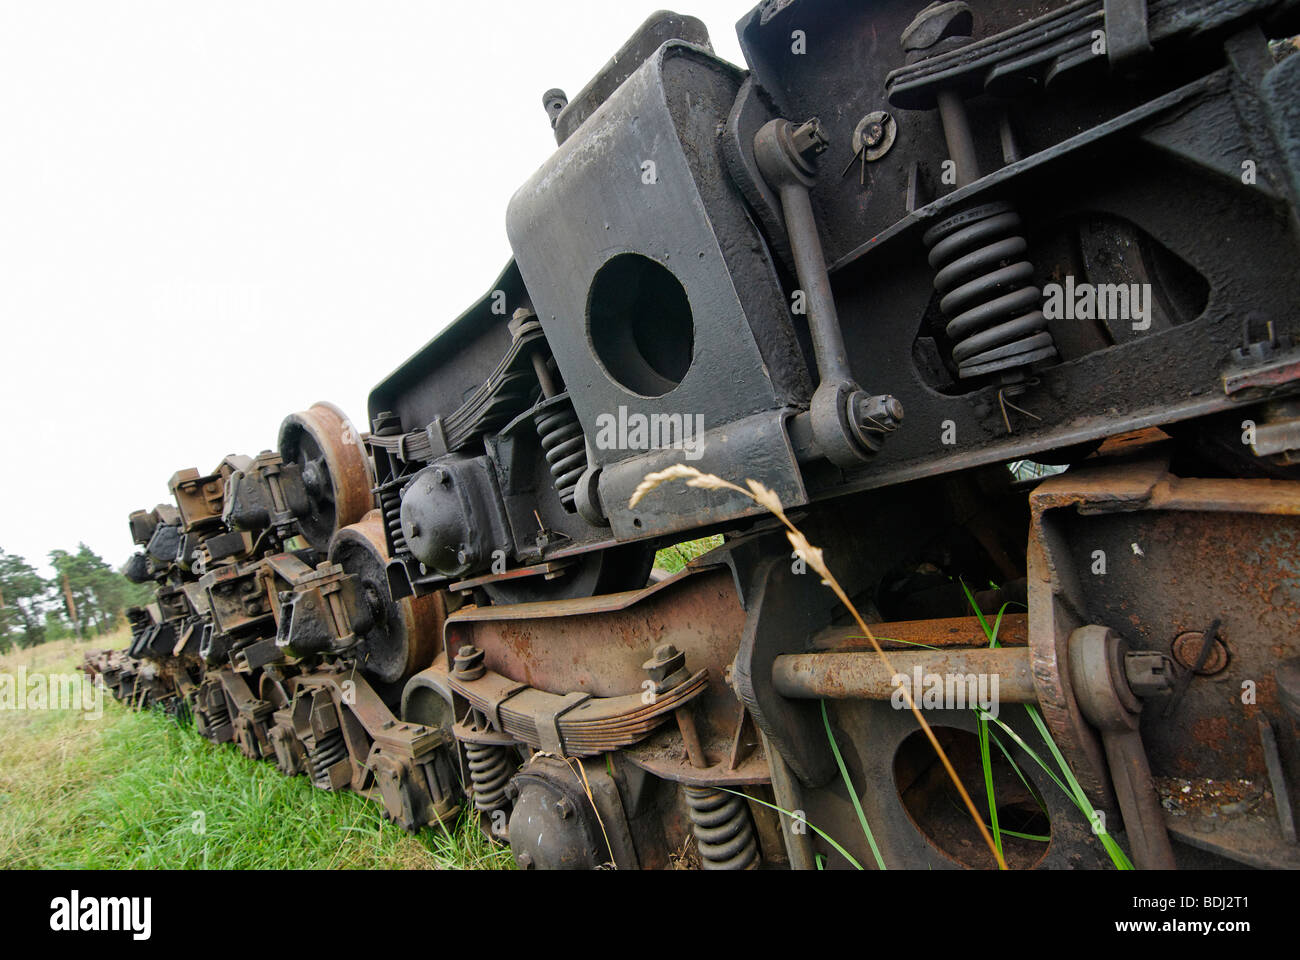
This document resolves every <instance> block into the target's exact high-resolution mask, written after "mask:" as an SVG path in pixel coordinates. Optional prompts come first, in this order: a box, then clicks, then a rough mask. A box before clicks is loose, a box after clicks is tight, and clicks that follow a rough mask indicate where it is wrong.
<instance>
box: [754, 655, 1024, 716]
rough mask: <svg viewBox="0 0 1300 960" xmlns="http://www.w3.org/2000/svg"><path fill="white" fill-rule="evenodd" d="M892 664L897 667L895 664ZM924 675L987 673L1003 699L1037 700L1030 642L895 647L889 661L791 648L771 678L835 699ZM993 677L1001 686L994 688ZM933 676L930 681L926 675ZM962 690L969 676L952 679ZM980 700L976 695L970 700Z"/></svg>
mask: <svg viewBox="0 0 1300 960" xmlns="http://www.w3.org/2000/svg"><path fill="white" fill-rule="evenodd" d="M891 667H892V669H890V668H891ZM917 671H920V675H921V676H922V677H930V676H939V677H941V678H945V677H946V678H955V677H960V678H967V677H972V678H977V680H978V678H983V680H982V681H979V682H983V683H985V684H987V685H988V686H987V689H989V690H991V691H994V693H993V695H994V696H995V697H996V698H997V699H998V700H999V701H1000V702H1002V703H1036V702H1037V701H1038V695H1037V693H1036V692H1035V690H1034V678H1033V673H1032V671H1031V670H1030V664H1029V650H1028V649H1027V648H1025V647H1007V648H1000V649H992V650H991V649H989V648H987V647H979V648H974V649H970V650H944V651H929V650H916V651H904V650H900V651H895V652H893V653H890V654H889V666H886V664H885V661H884V660H883V659H882V658H881V657H880V655H879V654H877V653H874V652H871V653H865V652H864V653H804V654H786V655H784V656H780V657H777V658H776V662H775V663H774V664H773V665H772V680H773V683H774V684H775V686H776V689H777V691H778V692H780V693H781V694H782V695H784V696H787V697H796V698H800V699H817V698H821V697H826V698H829V699H832V700H889V699H891V698H893V697H894V696H895V695H896V694H897V692H898V690H899V689H900V684H899V683H898V682H897V681H896V678H897V677H899V676H900V675H901V676H903V677H906V678H907V680H908V682H909V683H910V682H911V681H912V679H913V677H914V676H915V674H916V672H917ZM993 677H996V678H997V680H996V683H997V687H996V690H994V688H993V686H992V684H993V682H994V681H993V679H992V678H993ZM926 682H928V681H926ZM949 686H951V687H952V688H953V689H955V690H960V691H961V693H962V697H963V700H965V699H966V698H967V696H968V691H969V690H970V689H971V688H970V687H969V686H968V685H967V684H966V683H965V682H964V681H961V682H957V681H952V680H950V681H949ZM912 692H913V696H915V697H916V699H917V702H918V703H919V702H920V701H921V690H920V685H919V684H915V683H913V684H912ZM975 703H978V700H977V699H974V698H973V697H972V698H971V699H970V700H969V704H972V705H973V704H975Z"/></svg>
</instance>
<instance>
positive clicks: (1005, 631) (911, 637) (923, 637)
mask: <svg viewBox="0 0 1300 960" xmlns="http://www.w3.org/2000/svg"><path fill="white" fill-rule="evenodd" d="M986 619H987V621H988V624H989V627H990V628H992V627H993V625H994V624H995V623H996V622H997V617H996V616H989V617H987V618H986ZM869 626H870V627H871V632H872V633H873V634H875V636H876V640H877V641H878V642H879V643H880V646H881V647H882V648H883V649H885V650H906V649H908V648H915V646H916V645H917V644H921V645H924V646H931V647H979V646H988V642H989V640H988V635H987V634H986V633H985V632H984V627H983V626H982V625H981V624H980V621H979V618H978V617H943V618H939V619H935V620H895V621H893V622H889V623H873V624H869ZM997 639H998V643H999V644H1001V645H1002V646H1004V647H1023V646H1025V645H1026V644H1027V643H1028V642H1029V614H1027V613H1005V614H1003V616H1002V622H1001V624H1000V625H999V626H998V634H997ZM808 647H809V650H810V651H832V650H871V649H873V648H872V646H871V641H870V640H868V639H867V638H866V637H865V636H863V634H862V631H861V630H858V629H857V628H856V627H839V626H835V627H827V628H826V629H825V630H819V631H818V632H817V633H816V634H814V635H813V637H812V639H811V640H810V641H809V644H808Z"/></svg>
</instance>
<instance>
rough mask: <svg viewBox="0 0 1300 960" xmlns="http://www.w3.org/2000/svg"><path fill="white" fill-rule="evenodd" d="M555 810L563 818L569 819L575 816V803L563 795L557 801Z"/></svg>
mask: <svg viewBox="0 0 1300 960" xmlns="http://www.w3.org/2000/svg"><path fill="white" fill-rule="evenodd" d="M555 812H556V814H558V815H559V818H560V819H561V820H568V819H569V818H570V817H571V816H573V804H572V803H570V802H569V798H568V797H561V798H560V799H559V800H556V801H555Z"/></svg>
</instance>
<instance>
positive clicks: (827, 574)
mask: <svg viewBox="0 0 1300 960" xmlns="http://www.w3.org/2000/svg"><path fill="white" fill-rule="evenodd" d="M672 480H685V481H686V485H687V486H688V487H697V488H700V489H704V490H734V491H735V492H736V493H739V494H741V495H742V496H746V497H748V498H749V499H750V500H753V501H754V502H755V503H757V504H758V505H759V506H760V507H763V508H765V509H766V510H768V511H770V512H771V513H772V514H773V515H774V516H775V517H776V518H777V519H778V520H780V521H781V522H782V523H783V524H784V525H785V527H786V537H787V538H788V539H789V540H790V545H791V546H792V547H793V548H794V552H795V555H796V556H797V557H798V558H799V559H800V560H802V561H803V562H804V563H806V564H808V566H810V567H812V568H813V569H814V570H816V571H817V572H818V573H819V574H821V577H822V583H823V584H825V585H826V586H828V587H830V588H831V590H832V592H834V594H835V596H836V597H838V598H839V601H840V602H841V603H842V604H844V606H845V607H847V608H848V610H849V612H850V613H851V614H853V619H854V620H855V621H856V622H857V624H858V628H859V629H860V630H861V631H862V633H863V635H864V636H865V637H866V638H867V639H868V640H870V641H871V646H872V647H873V648H874V649H875V651H876V653H877V655H879V657H880V659H881V660H882V661H883V662H884V664H885V669H887V670H888V671H889V672H890V673H891V674H896V673H897V671H896V670H895V669H894V666H893V664H891V663H890V662H889V657H888V656H886V655H885V651H884V650H883V649H882V648H881V646H880V642H879V641H878V640H877V639H876V635H875V634H874V633H872V632H871V628H870V627H868V626H867V624H866V621H864V620H863V619H862V615H861V614H860V613H858V608H857V607H855V606H854V605H853V601H852V600H850V599H849V597H848V594H846V593H845V592H844V588H843V587H841V586H840V583H839V581H838V580H836V579H835V577H834V575H833V574H832V573H831V571H830V568H829V567H827V566H826V560H825V557H823V555H822V551H821V549H820V548H818V547H814V546H813V545H812V544H810V543H809V542H808V538H807V537H805V536H804V535H803V531H801V530H800V529H799V528H798V527H796V526H795V525H794V524H793V523H791V522H790V518H789V517H787V516H786V515H785V508H784V507H783V506H782V505H781V498H780V497H778V496H777V495H776V492H775V491H773V490H769V489H768V488H767V487H765V486H763V484H761V483H759V482H758V481H757V480H748V479H747V480H746V481H745V486H744V487H739V486H737V485H736V484H734V483H730V482H729V481H726V480H723V479H722V478H721V477H719V476H715V475H714V474H712V473H702V472H700V471H699V470H697V469H695V468H694V467H688V466H687V465H686V464H684V463H677V464H674V465H673V466H671V467H668V468H666V469H664V470H659V471H656V472H654V473H648V474H646V476H645V479H643V480H642V481H641V482H640V483H639V484H637V488H636V490H634V491H633V492H632V499H631V500H629V501H628V508H629V509H630V508H632V507H635V506H636V505H637V504H638V503H640V502H641V501H642V500H643V499H644V498H645V497H646V495H647V494H649V493H650V492H651V491H653V490H654V489H655V488H657V487H659V486H661V485H662V484H665V483H668V482H670V481H672ZM902 690H903V695H904V696H905V697H906V698H907V706H908V708H909V709H910V710H911V711H912V714H913V715H914V716H915V717H916V722H917V723H919V724H920V725H921V729H922V730H924V731H925V736H926V738H927V739H928V740H929V741H930V745H931V746H932V747H934V752H935V753H936V754H937V755H938V757H939V761H940V762H941V763H942V764H943V767H944V769H945V770H947V771H948V776H949V777H950V778H951V780H952V782H953V785H954V786H956V787H957V792H958V793H960V794H961V799H962V802H963V803H964V804H965V805H966V809H967V811H968V812H969V813H970V815H971V818H972V819H973V820H974V821H975V825H976V826H977V827H978V828H979V831H980V835H981V836H982V837H983V838H984V842H985V843H986V844H988V848H989V850H990V851H992V853H993V857H994V859H996V860H997V863H998V869H999V870H1005V869H1007V862H1006V860H1005V859H1004V858H1003V856H1002V851H1000V850H999V849H998V847H997V844H996V843H994V842H993V836H992V835H991V834H990V833H989V830H988V827H986V826H985V825H984V818H983V817H982V816H980V813H979V810H978V809H976V807H975V802H974V801H973V800H972V799H971V797H970V794H969V793H968V792H967V791H966V788H965V787H964V786H962V782H961V780H960V779H959V778H958V776H957V771H956V770H955V769H954V768H953V765H952V761H951V760H949V759H948V755H947V754H946V753H944V751H943V747H941V746H940V745H939V740H938V738H937V737H935V735H934V731H933V730H931V729H930V724H929V723H927V722H926V719H925V717H924V716H923V715H922V714H921V709H920V708H919V707H918V706H917V705H916V701H915V700H913V699H912V691H911V689H910V688H909V687H908V686H907V685H906V684H904V685H903V687H902Z"/></svg>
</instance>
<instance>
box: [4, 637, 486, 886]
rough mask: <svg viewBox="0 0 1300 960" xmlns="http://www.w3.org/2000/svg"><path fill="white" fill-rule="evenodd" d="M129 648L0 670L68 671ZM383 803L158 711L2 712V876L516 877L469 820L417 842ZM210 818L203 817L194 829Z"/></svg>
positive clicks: (54, 655)
mask: <svg viewBox="0 0 1300 960" xmlns="http://www.w3.org/2000/svg"><path fill="white" fill-rule="evenodd" d="M124 643H125V636H124V635H117V636H110V637H102V638H98V639H97V640H93V641H91V642H89V643H84V644H76V643H71V642H68V641H60V642H57V643H50V644H44V645H42V646H40V647H35V648H32V649H31V650H25V651H20V652H17V653H11V654H9V655H7V656H4V657H0V670H3V671H6V672H11V673H12V672H14V671H16V670H17V668H18V666H19V665H20V664H21V665H25V666H26V667H27V670H28V672H29V674H30V673H31V672H34V671H38V670H39V671H42V672H64V671H68V670H71V669H72V668H73V667H74V666H75V664H76V663H79V662H80V660H81V657H82V654H83V652H84V651H85V650H87V649H92V648H95V647H101V646H111V647H120V646H123V645H124ZM381 809H382V808H381V806H380V804H379V803H377V802H375V801H372V800H368V799H366V798H364V797H361V796H358V795H357V794H354V793H351V792H350V791H343V792H338V793H333V792H326V791H323V790H318V789H316V788H314V787H312V786H311V785H310V784H309V783H308V782H307V780H306V778H304V777H292V778H290V777H285V776H283V775H282V774H281V773H280V772H279V771H278V770H276V769H275V767H274V766H273V765H272V764H270V763H267V762H264V761H254V760H249V759H248V758H246V757H244V756H243V755H242V754H241V753H239V751H238V750H237V749H236V748H235V747H234V746H233V745H232V744H221V745H215V744H212V743H209V742H208V741H206V740H204V739H203V738H202V737H200V736H199V735H198V734H197V733H196V732H195V731H194V730H193V729H192V728H190V727H183V726H181V725H178V724H177V723H176V722H175V721H174V720H172V719H171V718H169V717H167V716H165V715H164V714H162V713H161V712H160V711H156V710H155V711H147V712H144V713H134V712H132V711H130V710H128V709H127V708H125V707H123V706H122V705H120V704H118V703H117V702H115V701H112V700H111V699H110V700H109V702H108V703H106V704H105V706H104V711H103V715H102V716H100V717H94V716H92V715H86V714H82V713H79V712H74V711H56V710H48V711H0V868H73V867H75V868H86V869H131V868H183V869H202V868H213V869H216V868H221V869H263V870H275V869H299V868H302V869H308V868H326V869H346V868H375V869H379V868H387V869H409V868H424V869H447V868H500V867H509V866H510V855H509V851H508V850H507V849H506V848H503V847H497V846H495V845H493V844H492V843H491V842H490V841H488V840H487V839H486V838H484V837H483V836H482V835H481V833H480V832H479V831H478V828H477V825H476V824H475V822H474V821H473V819H472V818H470V817H468V816H464V817H462V818H461V820H460V821H459V822H458V823H456V824H453V825H450V826H449V828H448V829H445V830H444V829H442V828H440V827H434V828H427V829H425V830H423V831H421V832H420V833H419V834H417V835H412V834H408V833H407V832H406V831H404V830H402V829H401V828H400V827H398V826H396V825H394V824H391V823H388V822H386V821H385V820H383V818H382V816H381ZM196 814H199V815H201V816H196Z"/></svg>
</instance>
